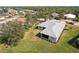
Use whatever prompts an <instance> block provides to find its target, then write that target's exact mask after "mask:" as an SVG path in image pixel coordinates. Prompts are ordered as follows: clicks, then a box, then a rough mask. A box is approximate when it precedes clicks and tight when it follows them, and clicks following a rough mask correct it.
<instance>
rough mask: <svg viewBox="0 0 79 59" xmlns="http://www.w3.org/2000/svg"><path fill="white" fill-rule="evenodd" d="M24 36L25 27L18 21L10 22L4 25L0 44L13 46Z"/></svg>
mask: <svg viewBox="0 0 79 59" xmlns="http://www.w3.org/2000/svg"><path fill="white" fill-rule="evenodd" d="M23 36H24V26H23V25H21V24H20V23H19V22H18V21H10V22H7V23H6V24H2V25H1V28H0V42H1V43H4V44H5V45H9V46H13V45H16V44H17V43H18V41H19V40H20V39H22V38H23Z"/></svg>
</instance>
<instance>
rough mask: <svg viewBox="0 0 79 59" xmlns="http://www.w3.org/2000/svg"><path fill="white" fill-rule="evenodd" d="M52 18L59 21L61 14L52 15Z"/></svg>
mask: <svg viewBox="0 0 79 59" xmlns="http://www.w3.org/2000/svg"><path fill="white" fill-rule="evenodd" d="M51 16H52V17H53V19H56V20H59V18H60V17H59V14H58V13H52V14H51Z"/></svg>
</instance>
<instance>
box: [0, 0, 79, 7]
mask: <svg viewBox="0 0 79 59" xmlns="http://www.w3.org/2000/svg"><path fill="white" fill-rule="evenodd" d="M0 6H79V0H0Z"/></svg>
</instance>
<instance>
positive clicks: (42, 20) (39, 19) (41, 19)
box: [37, 18, 45, 22]
mask: <svg viewBox="0 0 79 59" xmlns="http://www.w3.org/2000/svg"><path fill="white" fill-rule="evenodd" d="M37 21H40V22H44V21H45V19H44V18H37Z"/></svg>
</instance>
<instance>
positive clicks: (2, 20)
mask: <svg viewBox="0 0 79 59" xmlns="http://www.w3.org/2000/svg"><path fill="white" fill-rule="evenodd" d="M7 16H9V14H8V15H7ZM15 20H17V21H18V22H20V23H21V24H22V25H24V23H25V17H23V16H20V15H16V16H12V17H6V15H3V14H2V15H0V24H4V23H7V22H9V21H15ZM0 26H1V25H0Z"/></svg>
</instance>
